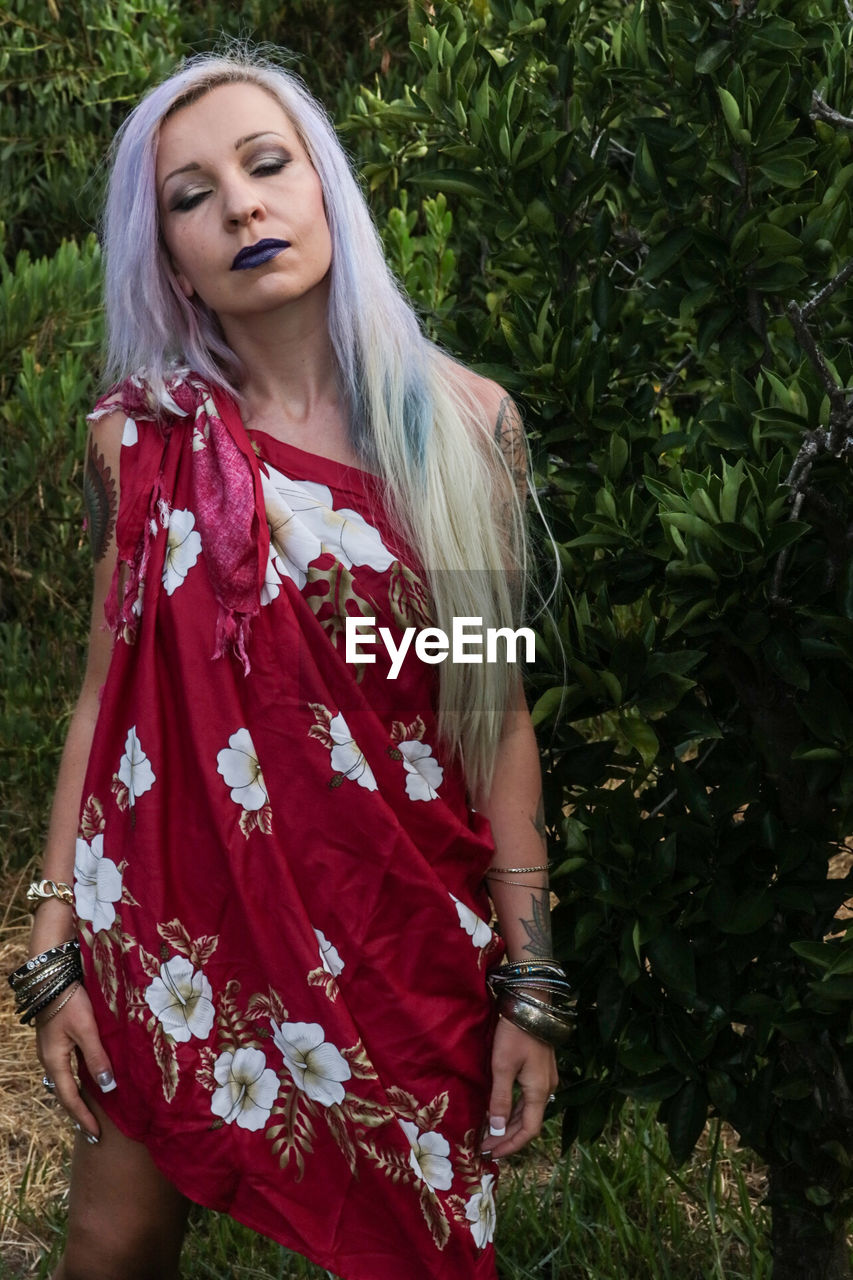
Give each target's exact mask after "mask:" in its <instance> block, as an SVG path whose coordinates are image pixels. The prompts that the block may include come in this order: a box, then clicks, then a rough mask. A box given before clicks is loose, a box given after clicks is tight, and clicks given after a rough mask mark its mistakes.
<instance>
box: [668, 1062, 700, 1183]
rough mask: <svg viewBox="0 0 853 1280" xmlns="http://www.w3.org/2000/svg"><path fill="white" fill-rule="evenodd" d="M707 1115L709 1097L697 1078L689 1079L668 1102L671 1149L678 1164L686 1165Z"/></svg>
mask: <svg viewBox="0 0 853 1280" xmlns="http://www.w3.org/2000/svg"><path fill="white" fill-rule="evenodd" d="M707 1118H708V1098H707V1095H706V1093H705V1090H704V1089H703V1088H702V1086H701V1085H700V1084H699V1083H698V1081H696V1080H688V1081H686V1082H685V1084H683V1085H682V1087H681V1088H680V1089H679V1091H678V1093H676V1094H675V1096H674V1097H673V1098H671V1099H670V1100H669V1102H668V1104H667V1110H666V1127H667V1135H668V1137H669V1149H670V1151H671V1152H672V1155H673V1159H674V1160H675V1162H676V1164H679V1165H681V1164H684V1162H685V1160H687V1159H688V1157H689V1156H690V1155H691V1153H692V1151H693V1148H694V1147H695V1146H696V1143H697V1142H698V1141H699V1138H700V1137H701V1136H702V1132H703V1130H704V1128H705V1122H706V1120H707Z"/></svg>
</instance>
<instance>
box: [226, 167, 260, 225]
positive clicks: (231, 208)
mask: <svg viewBox="0 0 853 1280" xmlns="http://www.w3.org/2000/svg"><path fill="white" fill-rule="evenodd" d="M224 213H225V221H226V223H227V224H228V226H229V227H232V228H234V229H236V228H237V227H245V226H248V225H249V224H250V223H251V222H255V221H258V220H260V219H262V218H263V217H264V216H265V214H266V210H265V209H264V204H263V201H262V200H261V199H260V196H259V193H258V190H257V187H255V186H254V185H253V184H252V183H250V182H247V181H246V180H245V178H243V177H242V176H241V177H239V178H234V179H232V181H231V182H230V183H229V185H228V187H227V188H226V191H225V201H224Z"/></svg>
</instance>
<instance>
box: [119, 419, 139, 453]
mask: <svg viewBox="0 0 853 1280" xmlns="http://www.w3.org/2000/svg"><path fill="white" fill-rule="evenodd" d="M138 440H139V428H138V427H137V425H136V423H135V422H134V421H133V418H125V420H124V427H123V429H122V433H121V442H122V444H123V445H124V447H125V448H126V449H130V448H132V447H133V445H135V444H136V442H137V441H138Z"/></svg>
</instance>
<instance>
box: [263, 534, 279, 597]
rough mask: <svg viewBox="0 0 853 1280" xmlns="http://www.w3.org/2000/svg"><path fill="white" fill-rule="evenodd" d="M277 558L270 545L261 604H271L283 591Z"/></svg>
mask: <svg viewBox="0 0 853 1280" xmlns="http://www.w3.org/2000/svg"><path fill="white" fill-rule="evenodd" d="M275 560H276V557H275V552H274V551H273V548H272V546H270V550H269V555H268V556H267V571H266V574H265V576H264V585H263V586H262V587H261V604H270V603H271V602H272V601H273V600H275V599H276V598H277V597H278V595H279V593H280V591H281V574H280V573H279V571H278V569H277V568H276V566H275Z"/></svg>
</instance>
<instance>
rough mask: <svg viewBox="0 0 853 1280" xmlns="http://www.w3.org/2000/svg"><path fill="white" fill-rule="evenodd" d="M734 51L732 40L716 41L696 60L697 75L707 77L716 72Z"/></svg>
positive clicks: (707, 46)
mask: <svg viewBox="0 0 853 1280" xmlns="http://www.w3.org/2000/svg"><path fill="white" fill-rule="evenodd" d="M731 51H732V42H731V40H716V41H715V42H714V43H713V44H709V45H706V47H705V48H704V49H703V50H702V52H701V53H700V54H699V57H698V58H697V59H696V63H695V68H696V73H697V75H700V76H707V75H710V74H711V72H712V71H716V70H717V67H719V66H720V65H721V64H722V63H723V62H725V60H726V58H727V57H728V56H729V54H730V53H731Z"/></svg>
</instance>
